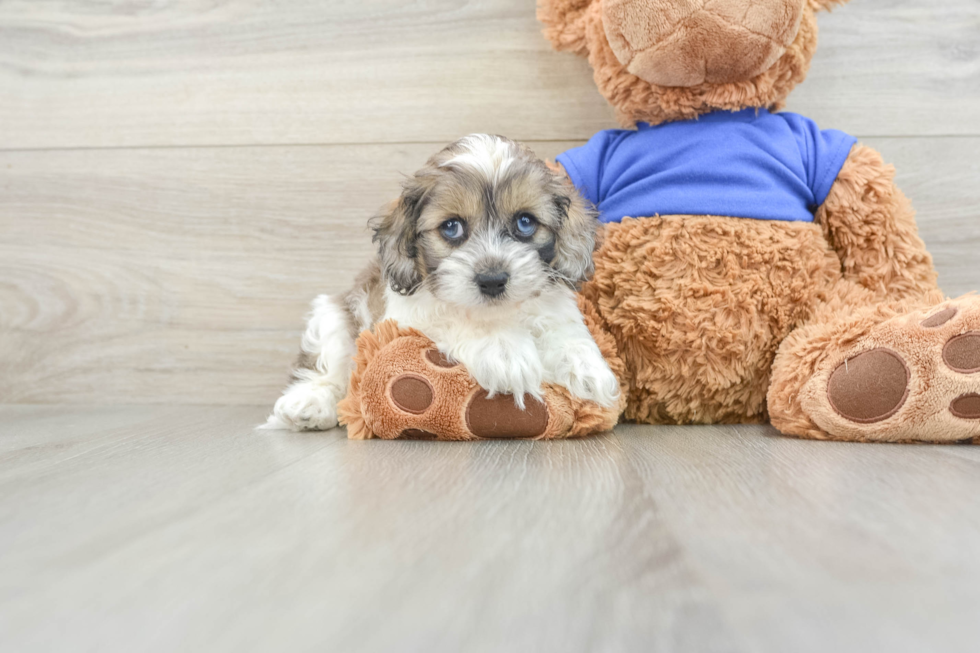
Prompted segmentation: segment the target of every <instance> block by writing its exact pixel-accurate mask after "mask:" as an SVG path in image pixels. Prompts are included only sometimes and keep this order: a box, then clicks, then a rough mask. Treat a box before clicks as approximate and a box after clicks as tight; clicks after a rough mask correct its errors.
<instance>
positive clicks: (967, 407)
mask: <svg viewBox="0 0 980 653" xmlns="http://www.w3.org/2000/svg"><path fill="white" fill-rule="evenodd" d="M949 412H951V413H953V415H955V416H956V417H959V418H960V419H980V395H978V394H977V393H975V392H971V393H970V394H966V395H961V396H959V397H957V398H956V399H954V400H953V403H951V404H950V405H949Z"/></svg>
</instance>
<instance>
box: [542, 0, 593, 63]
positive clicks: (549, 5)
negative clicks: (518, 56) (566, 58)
mask: <svg viewBox="0 0 980 653" xmlns="http://www.w3.org/2000/svg"><path fill="white" fill-rule="evenodd" d="M599 2H600V0H538V20H540V21H541V22H542V23H544V35H545V38H547V39H548V40H549V41H551V45H552V46H553V47H554V48H555V49H556V50H566V51H569V52H574V53H576V54H581V55H585V54H588V52H587V51H586V47H587V46H586V40H585V28H586V21H587V18H586V15H587V14H588V10H589V7H590V6H592V5H593V4H599Z"/></svg>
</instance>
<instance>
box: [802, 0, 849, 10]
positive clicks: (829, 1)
mask: <svg viewBox="0 0 980 653" xmlns="http://www.w3.org/2000/svg"><path fill="white" fill-rule="evenodd" d="M850 1H851V0H810V6H811V7H813V9H814V11H820V10H821V9H824V10H826V11H830V10H831V9H833V8H834V7H835V6H837V5H844V4H847V3H848V2H850Z"/></svg>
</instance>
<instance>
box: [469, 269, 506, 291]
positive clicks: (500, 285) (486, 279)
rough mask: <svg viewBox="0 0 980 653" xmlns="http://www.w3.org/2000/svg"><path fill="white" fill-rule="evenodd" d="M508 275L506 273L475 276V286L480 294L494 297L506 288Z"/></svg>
mask: <svg viewBox="0 0 980 653" xmlns="http://www.w3.org/2000/svg"><path fill="white" fill-rule="evenodd" d="M508 279H510V275H509V274H507V273H506V272H490V273H489V274H478V275H476V285H477V286H479V288H480V293H482V294H484V295H486V296H487V297H496V296H497V295H499V294H501V293H503V292H504V290H506V288H507V280H508Z"/></svg>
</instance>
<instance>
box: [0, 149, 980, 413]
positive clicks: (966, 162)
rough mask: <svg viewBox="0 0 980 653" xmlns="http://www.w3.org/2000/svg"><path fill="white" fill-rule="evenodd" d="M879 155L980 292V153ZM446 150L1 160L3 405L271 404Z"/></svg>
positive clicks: (29, 155) (153, 152) (105, 153)
mask: <svg viewBox="0 0 980 653" xmlns="http://www.w3.org/2000/svg"><path fill="white" fill-rule="evenodd" d="M579 142H580V141H568V142H547V143H532V145H533V147H534V148H535V149H536V151H537V152H538V153H539V154H540V155H541V156H545V157H553V156H554V155H555V154H557V153H558V152H561V151H563V150H564V149H566V148H568V147H570V146H572V145H575V144H577V143H579ZM867 142H868V143H869V144H870V145H872V146H874V147H878V148H879V149H880V150H881V151H882V152H883V153H884V155H885V158H886V159H887V160H888V161H891V162H893V163H894V164H895V165H896V166H897V168H898V180H899V184H900V185H901V186H902V187H903V188H904V190H905V191H906V192H907V193H908V194H909V195H910V197H912V199H913V201H914V203H915V205H916V206H917V208H918V210H919V215H920V219H919V224H920V229H921V232H922V235H923V237H924V238H925V240H926V242H927V244H928V245H929V246H930V248H931V250H932V252H933V254H934V255H935V257H936V261H937V267H938V269H939V270H940V273H941V278H940V281H941V283H942V284H943V287H944V288H945V289H946V291H947V292H948V293H950V294H952V295H958V294H961V293H964V292H968V291H971V290H974V289H980V273H978V271H977V268H976V266H975V265H974V264H973V261H974V259H975V256H976V254H975V253H976V252H977V251H980V221H978V219H977V218H978V217H980V186H978V185H977V183H976V180H977V179H980V163H978V161H977V159H976V157H975V152H976V151H977V149H978V148H980V138H972V137H971V138H917V139H908V138H901V139H868V140H867ZM439 147H441V144H437V143H431V144H413V145H370V146H322V147H321V146H317V147H257V148H187V149H183V148H178V149H142V150H128V149H127V150H84V151H53V152H52V151H44V152H6V153H0V232H2V233H3V238H2V240H0V332H2V334H3V337H2V338H0V403H30V402H40V403H81V404H87V403H91V402H102V403H127V402H150V403H156V402H160V403H166V402H171V401H177V402H186V403H204V404H256V403H269V404H271V402H273V401H274V400H275V398H276V396H277V395H278V393H279V391H280V390H281V387H282V385H283V383H284V382H285V380H286V378H287V373H288V366H289V364H290V363H291V362H292V360H293V357H294V354H295V352H296V351H297V347H298V342H299V334H300V329H301V327H302V320H303V315H304V313H305V312H306V309H307V306H308V305H309V302H310V301H311V299H312V298H313V297H314V296H315V295H317V294H318V293H322V292H328V293H331V292H339V291H342V290H344V289H345V288H346V287H348V285H349V284H350V282H351V281H352V279H353V277H354V275H355V274H356V273H357V271H358V270H359V269H360V268H361V267H362V266H363V265H364V263H365V262H366V261H367V259H368V257H369V256H370V253H371V251H372V246H371V243H370V234H369V232H368V230H367V228H366V221H367V218H368V216H370V215H372V214H373V213H375V212H376V211H377V210H378V209H379V207H380V206H381V205H382V204H384V203H385V202H387V201H388V200H390V199H392V198H394V197H396V196H397V193H398V190H399V183H400V180H401V179H402V175H403V174H410V173H411V172H412V171H414V170H415V169H416V168H417V167H419V166H420V165H421V164H422V163H423V162H424V161H425V159H426V158H427V157H428V156H429V155H430V154H432V153H433V152H434V151H436V150H437V149H438V148H439Z"/></svg>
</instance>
